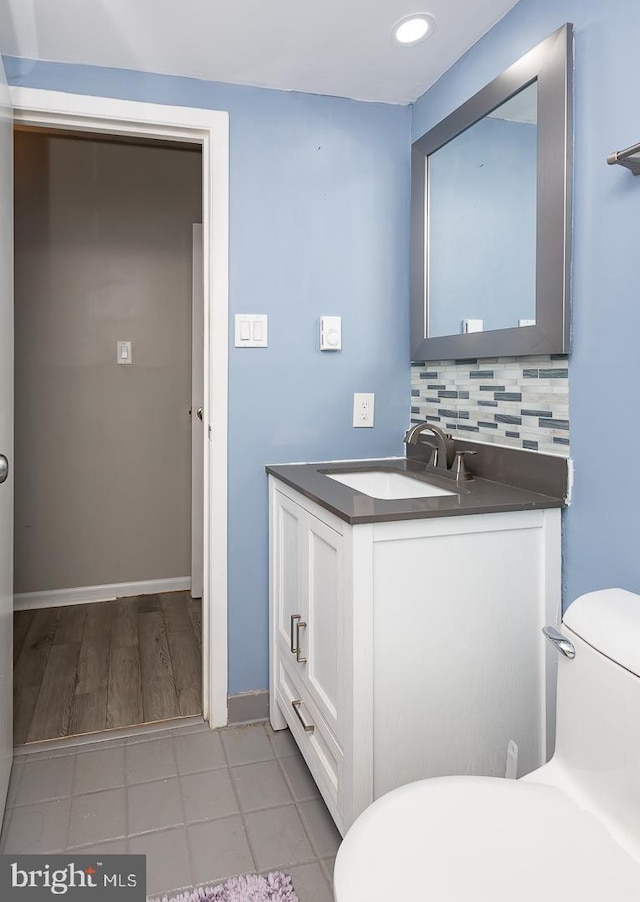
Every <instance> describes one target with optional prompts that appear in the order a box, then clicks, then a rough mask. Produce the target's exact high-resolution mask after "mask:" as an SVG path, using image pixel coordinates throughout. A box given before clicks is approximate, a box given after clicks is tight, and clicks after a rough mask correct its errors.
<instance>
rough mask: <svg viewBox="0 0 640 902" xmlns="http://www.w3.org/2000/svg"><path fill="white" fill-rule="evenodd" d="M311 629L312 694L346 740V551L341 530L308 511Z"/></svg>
mask: <svg viewBox="0 0 640 902" xmlns="http://www.w3.org/2000/svg"><path fill="white" fill-rule="evenodd" d="M304 543H305V551H304V555H303V557H304V565H305V566H304V571H303V572H304V578H305V593H304V594H305V601H306V611H305V621H306V623H307V626H306V628H303V629H301V630H300V648H301V657H303V658H306V661H305V663H304V664H302V665H301V666H302V667H303V680H304V683H305V686H306V687H307V689H308V692H309V694H310V695H311V697H312V698H313V700H314V702H315V703H316V705H317V706H318V708H319V709H320V711H321V712H322V714H323V716H324V717H325V719H326V720H327V723H328V724H329V726H330V727H331V729H332V730H333V733H334V735H335V736H336V737H337V738H338V739H341V738H342V737H341V736H340V733H341V730H340V727H339V723H338V710H339V701H338V693H339V688H340V673H339V669H340V661H341V658H342V654H341V652H342V643H343V639H344V637H343V630H342V612H343V610H344V602H345V598H344V577H343V555H344V542H343V537H342V535H341V534H340V533H338V532H336V531H335V530H334V529H332V528H331V527H330V526H328V525H327V524H326V523H324V522H322V521H321V520H319V519H318V518H316V517H314V516H311V515H309V516H308V518H307V520H306V521H305V531H304Z"/></svg>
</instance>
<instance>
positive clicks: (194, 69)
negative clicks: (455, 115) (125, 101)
mask: <svg viewBox="0 0 640 902" xmlns="http://www.w3.org/2000/svg"><path fill="white" fill-rule="evenodd" d="M516 2H517V0H316V2H310V0H0V6H2V5H4V6H5V7H6V9H5V10H4V15H5V17H6V16H7V15H8V21H4V20H3V21H2V22H0V26H1V34H0V50H1V51H2V52H3V53H5V54H11V55H13V56H22V57H29V58H32V59H39V60H52V61H56V62H66V63H87V64H91V65H95V66H109V67H115V68H123V69H139V70H142V71H145V72H160V73H164V74H170V75H186V76H192V77H194V78H202V79H207V80H210V81H221V82H229V83H232V84H243V85H259V86H263V87H269V88H280V89H283V90H293V91H304V92H307V93H312V94H329V95H336V96H339V97H352V98H355V99H356V100H371V101H385V102H388V103H409V102H411V101H413V100H415V99H416V98H417V97H419V96H420V94H422V93H423V92H424V91H425V90H426V89H427V88H428V87H430V86H431V85H432V84H433V83H434V82H435V81H436V80H437V79H438V78H439V77H440V76H441V75H442V74H443V72H445V71H446V70H447V69H448V68H449V67H450V66H451V65H452V64H453V63H454V62H455V61H456V60H457V59H458V58H459V57H460V56H462V54H463V53H464V52H465V51H466V50H468V49H469V47H471V46H472V45H473V44H474V43H475V42H476V41H477V40H478V39H479V38H480V37H481V36H482V35H483V34H484V33H485V32H487V31H488V30H489V29H490V28H491V27H492V25H494V24H495V23H496V22H497V21H498V20H499V19H501V18H502V16H504V14H505V13H506V12H508V10H509V9H511V8H512V7H513V6H515V4H516ZM414 12H429V13H431V14H432V15H433V16H435V18H436V20H437V27H436V30H435V31H434V32H433V34H432V36H431V37H429V38H428V39H427V40H426V41H424V42H423V43H421V44H417V45H415V46H414V47H401V46H398V45H397V44H395V43H394V42H393V41H392V39H391V28H392V26H393V25H394V23H395V22H397V21H398V20H399V19H401V18H403V17H404V16H406V15H408V14H410V13H414Z"/></svg>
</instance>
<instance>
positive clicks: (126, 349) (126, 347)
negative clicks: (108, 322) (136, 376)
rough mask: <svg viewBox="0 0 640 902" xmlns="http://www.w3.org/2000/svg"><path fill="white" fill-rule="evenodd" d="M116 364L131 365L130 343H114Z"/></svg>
mask: <svg viewBox="0 0 640 902" xmlns="http://www.w3.org/2000/svg"><path fill="white" fill-rule="evenodd" d="M116 363H124V364H129V363H133V355H132V349H131V342H130V341H119V342H117V343H116Z"/></svg>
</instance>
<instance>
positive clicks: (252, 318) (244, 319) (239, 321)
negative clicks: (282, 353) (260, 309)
mask: <svg viewBox="0 0 640 902" xmlns="http://www.w3.org/2000/svg"><path fill="white" fill-rule="evenodd" d="M235 333H236V334H235V346H236V348H266V347H267V315H266V313H236V317H235Z"/></svg>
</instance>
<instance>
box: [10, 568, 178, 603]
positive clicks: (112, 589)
mask: <svg viewBox="0 0 640 902" xmlns="http://www.w3.org/2000/svg"><path fill="white" fill-rule="evenodd" d="M190 588H191V578H190V577H189V576H177V577H174V578H172V579H147V580H141V581H140V582H135V583H112V584H111V585H109V586H78V587H77V588H74V589H52V590H51V591H50V592H22V593H20V594H19V595H14V596H13V610H14V611H28V610H35V609H36V608H58V607H62V606H65V605H69V604H91V603H92V602H94V601H113V600H114V599H116V598H127V597H129V596H131V595H155V594H156V593H157V592H184V591H185V590H187V589H190Z"/></svg>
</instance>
